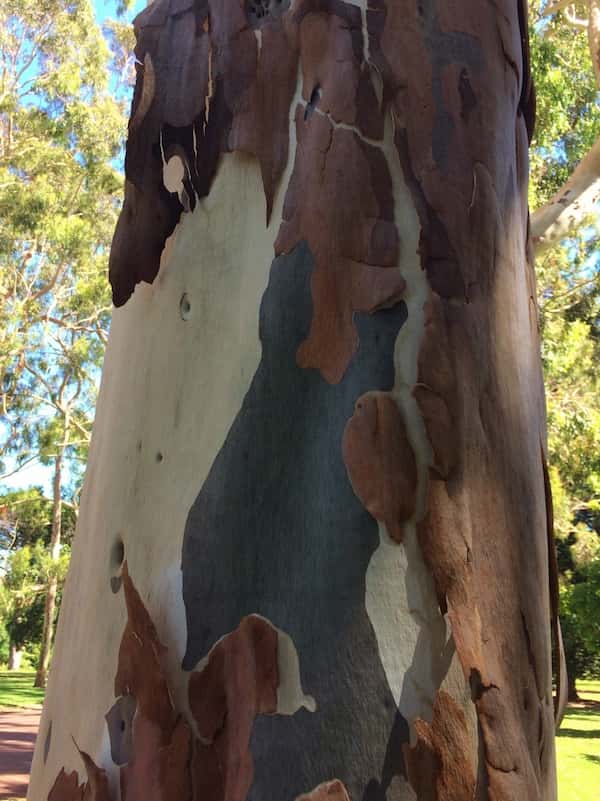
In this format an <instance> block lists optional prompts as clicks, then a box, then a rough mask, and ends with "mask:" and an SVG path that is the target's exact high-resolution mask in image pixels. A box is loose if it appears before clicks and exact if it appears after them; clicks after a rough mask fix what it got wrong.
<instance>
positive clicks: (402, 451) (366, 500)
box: [342, 392, 417, 542]
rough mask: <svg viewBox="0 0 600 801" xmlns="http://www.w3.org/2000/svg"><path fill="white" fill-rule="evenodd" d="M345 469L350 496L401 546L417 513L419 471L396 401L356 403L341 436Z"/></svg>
mask: <svg viewBox="0 0 600 801" xmlns="http://www.w3.org/2000/svg"><path fill="white" fill-rule="evenodd" d="M342 453H343V458H344V464H345V465H346V470H347V471H348V476H349V478H350V482H351V484H352V488H353V489H354V492H355V493H356V494H357V495H358V497H359V498H360V500H361V501H362V503H363V505H364V507H365V508H366V509H367V510H368V511H369V512H370V513H371V514H372V515H373V517H374V518H376V519H377V520H380V521H381V522H382V523H384V524H385V527H386V529H387V531H388V533H389V535H390V537H391V538H392V539H393V540H395V541H396V542H402V536H403V523H405V522H406V521H407V520H408V519H410V518H411V517H412V516H413V514H414V512H415V504H416V489H417V466H416V462H415V456H414V453H413V450H412V447H411V445H410V442H409V441H408V437H407V435H406V427H405V425H404V421H403V420H402V416H401V414H400V411H399V409H398V406H397V405H396V402H395V401H394V400H393V398H391V397H390V396H389V395H387V394H385V393H383V392H369V393H367V394H366V395H362V396H361V397H360V398H359V399H358V401H357V402H356V406H355V410H354V415H353V416H352V417H351V418H350V420H349V421H348V423H347V425H346V429H345V431H344V439H343V441H342Z"/></svg>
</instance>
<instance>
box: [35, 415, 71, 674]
mask: <svg viewBox="0 0 600 801" xmlns="http://www.w3.org/2000/svg"><path fill="white" fill-rule="evenodd" d="M65 432H66V433H65V441H64V442H63V443H62V444H61V446H60V448H59V450H58V453H57V455H56V458H55V459H54V480H53V483H52V533H51V536H50V558H51V560H52V562H54V563H56V562H58V559H59V557H60V539H61V534H62V498H61V490H62V469H63V459H64V452H65V447H66V441H67V437H68V429H67V428H65ZM57 594H58V577H57V575H56V572H53V573H52V575H51V576H50V578H49V580H48V587H47V589H46V601H45V604H44V627H43V630H42V647H41V650H40V658H39V662H38V667H37V671H36V674H35V683H34V686H35V687H45V686H46V681H47V679H48V670H49V668H50V658H51V654H52V639H53V636H54V618H55V616H56V598H57Z"/></svg>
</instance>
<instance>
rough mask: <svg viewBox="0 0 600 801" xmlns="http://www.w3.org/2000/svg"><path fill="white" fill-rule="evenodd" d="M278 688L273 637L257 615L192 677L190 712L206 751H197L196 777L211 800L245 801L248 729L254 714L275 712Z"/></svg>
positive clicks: (249, 756)
mask: <svg viewBox="0 0 600 801" xmlns="http://www.w3.org/2000/svg"><path fill="white" fill-rule="evenodd" d="M278 683H279V682H278V674H277V632H276V631H275V629H274V628H273V627H272V626H271V625H270V624H269V623H267V621H266V620H264V619H263V618H260V617H258V616H257V615H251V616H249V617H246V618H244V619H243V620H242V621H241V623H240V625H239V626H238V628H237V629H236V630H235V631H234V632H232V633H231V634H228V635H226V636H225V637H224V638H223V639H222V640H220V641H219V642H218V643H217V644H216V645H215V647H214V648H213V649H212V650H211V652H210V654H209V655H208V662H207V664H206V665H205V667H203V668H202V669H201V670H199V671H197V672H195V673H193V674H192V676H191V678H190V684H189V699H190V709H191V712H192V715H193V717H194V720H195V722H196V725H197V727H198V734H199V735H200V738H201V739H202V742H203V743H210V746H211V747H210V748H204V749H202V751H201V756H200V757H199V758H198V759H197V760H196V766H195V767H196V770H195V773H196V772H197V773H198V774H199V779H200V780H201V781H203V783H204V785H205V790H206V791H208V792H209V794H210V797H211V798H220V797H223V798H226V799H227V801H244V799H245V798H246V796H247V794H248V790H249V789H250V786H251V784H252V777H253V773H254V766H253V762H252V754H251V752H250V735H251V733H252V725H253V723H254V718H255V717H256V715H259V714H274V713H275V712H276V711H277V685H278ZM207 773H208V774H209V775H211V776H213V780H212V784H213V786H212V787H211V786H207V785H208V781H207V779H206V776H205V774H207Z"/></svg>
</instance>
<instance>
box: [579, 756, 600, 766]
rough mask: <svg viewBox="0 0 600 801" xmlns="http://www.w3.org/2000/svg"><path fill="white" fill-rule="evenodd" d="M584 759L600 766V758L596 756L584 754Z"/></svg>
mask: <svg viewBox="0 0 600 801" xmlns="http://www.w3.org/2000/svg"><path fill="white" fill-rule="evenodd" d="M582 756H583V758H584V759H587V761H588V762H593V763H594V764H595V765H600V756H596V754H583V755H582Z"/></svg>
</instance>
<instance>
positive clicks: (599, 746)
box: [0, 672, 600, 801]
mask: <svg viewBox="0 0 600 801" xmlns="http://www.w3.org/2000/svg"><path fill="white" fill-rule="evenodd" d="M32 685H33V674H32V673H8V672H0V801H6V800H8V799H11V801H20V799H22V798H24V795H25V789H24V787H25V784H26V779H27V766H28V765H29V760H30V759H31V753H32V751H33V739H34V735H33V732H34V730H35V725H34V724H35V723H36V722H37V720H38V716H39V710H40V704H41V702H42V700H43V692H42V690H36V689H35V688H34V687H33V686H32ZM577 689H578V692H579V695H580V699H581V700H580V701H579V702H578V703H576V704H570V705H569V708H568V709H567V713H566V715H565V718H564V720H563V723H562V726H561V729H560V731H559V733H558V737H557V740H556V751H557V760H558V801H598V797H599V795H598V792H599V788H600V681H581V682H578V684H577ZM11 761H12V762H14V772H13V774H12V776H13V777H14V778H13V779H12V784H11V783H10V782H9V781H8V779H10V777H11V774H10V773H9V772H7V769H6V768H4V769H2V766H4V765H5V764H6V765H7V766H8V767H10V765H9V763H10V762H11Z"/></svg>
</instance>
